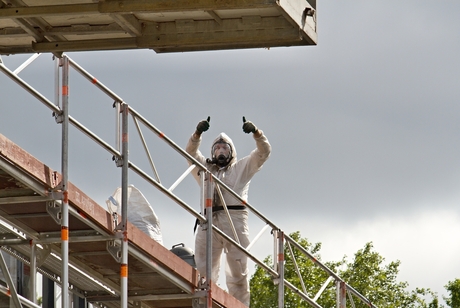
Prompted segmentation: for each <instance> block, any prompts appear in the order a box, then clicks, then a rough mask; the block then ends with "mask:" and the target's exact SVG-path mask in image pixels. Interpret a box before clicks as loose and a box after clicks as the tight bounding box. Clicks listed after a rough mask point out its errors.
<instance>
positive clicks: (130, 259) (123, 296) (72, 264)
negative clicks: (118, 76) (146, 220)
mask: <svg viewBox="0 0 460 308" xmlns="http://www.w3.org/2000/svg"><path fill="white" fill-rule="evenodd" d="M34 59H35V57H34ZM55 61H57V63H58V65H57V66H58V67H59V68H60V70H61V71H62V74H60V75H61V76H62V80H61V82H60V85H59V86H58V87H59V89H61V99H60V101H59V102H57V103H56V104H55V103H52V102H51V101H49V100H48V99H46V98H45V97H44V96H43V95H42V94H40V93H39V92H38V91H36V90H35V89H34V88H32V87H31V86H30V85H28V84H27V83H26V82H25V81H24V80H22V79H21V78H20V77H19V76H18V75H17V74H16V73H14V72H13V71H11V70H9V69H8V68H7V67H6V66H5V65H4V64H3V63H1V64H0V69H1V70H2V72H3V73H4V74H6V75H7V76H8V77H10V78H11V79H12V80H13V81H15V82H16V83H18V84H19V85H20V86H21V87H22V88H24V89H25V90H26V91H28V92H29V93H30V94H32V95H33V96H34V97H35V98H37V99H38V100H39V101H41V102H42V103H43V104H44V105H45V106H46V107H48V108H49V109H51V110H52V112H53V114H54V115H55V118H56V121H57V123H59V124H60V125H62V158H61V165H62V170H61V173H60V174H58V173H56V172H51V171H50V170H47V168H46V167H44V166H41V165H40V167H38V168H36V169H35V170H32V171H35V172H39V173H40V172H42V171H43V170H47V174H45V176H44V175H43V174H35V175H34V174H33V175H30V174H28V172H31V170H29V168H30V167H28V166H30V162H25V161H22V162H21V161H19V162H18V161H16V160H17V157H16V156H17V155H14V154H13V152H14V151H12V152H11V153H10V152H9V151H8V149H9V148H11V147H13V146H12V145H9V144H10V142H9V141H7V139H6V138H3V143H1V145H2V148H0V152H1V155H2V157H1V158H2V159H1V165H0V167H1V170H2V172H3V173H5V176H6V175H8V176H10V177H13V178H14V179H16V180H17V181H19V182H21V183H22V184H21V185H20V187H24V186H25V187H27V192H26V193H25V192H21V195H20V196H2V198H0V204H1V207H0V208H1V211H2V213H1V214H2V215H1V216H2V217H1V221H2V222H3V226H4V227H3V233H4V234H8V237H9V238H8V239H3V240H2V248H3V249H4V251H6V252H8V253H10V254H11V255H13V256H15V257H18V258H21V259H22V260H23V261H24V262H26V263H27V264H29V265H30V266H31V273H32V275H31V277H32V276H34V275H33V273H36V272H41V273H43V274H44V275H47V276H48V277H52V279H53V280H54V281H55V282H56V283H58V284H59V285H61V286H66V285H67V286H69V288H68V291H69V292H70V294H72V295H77V296H79V297H81V298H84V299H85V300H86V301H87V302H91V303H95V304H100V305H103V306H105V307H162V306H161V305H159V304H158V303H159V302H165V301H179V302H181V304H180V305H183V306H184V307H193V308H195V307H219V306H220V307H238V305H242V304H241V303H239V302H238V301H237V300H235V299H233V302H232V303H231V304H229V301H231V300H229V299H228V298H227V297H230V296H228V295H227V296H224V294H225V292H219V291H216V290H221V289H220V288H219V287H218V286H217V285H215V284H214V283H207V282H206V281H205V282H204V283H203V282H202V281H201V280H200V279H199V278H198V277H199V276H198V275H199V273H197V272H196V270H195V269H193V268H191V266H190V265H188V264H187V265H184V264H181V263H180V262H181V261H182V260H175V261H174V262H176V263H179V264H181V265H180V266H178V265H175V264H165V262H166V261H165V260H164V258H165V256H164V255H163V256H162V254H167V259H174V257H173V256H171V255H169V254H168V252H167V251H164V250H165V248H164V247H162V246H161V245H155V243H150V242H154V241H153V240H150V241H149V240H147V239H145V238H142V235H141V234H140V232H139V230H136V228H135V227H133V226H131V225H130V224H129V222H127V221H126V220H125V219H123V220H122V221H121V222H117V221H116V220H114V219H113V218H107V216H110V215H109V213H107V212H106V211H105V210H104V209H102V208H98V207H99V206H98V205H97V204H94V203H95V202H94V201H92V200H91V199H89V197H86V196H85V195H84V193H83V192H81V191H79V190H78V188H76V187H74V186H73V185H72V184H71V183H70V182H68V179H67V170H68V160H67V155H68V143H69V139H68V125H73V126H75V127H76V128H77V129H78V130H79V131H81V132H82V133H83V134H84V135H86V136H88V137H89V138H90V139H92V140H93V141H94V142H96V143H97V144H98V145H99V146H101V147H102V148H103V149H105V150H106V151H107V152H108V153H109V154H110V155H112V156H113V157H114V161H115V164H116V166H117V167H120V168H121V183H122V185H121V186H122V217H123V218H125V217H127V215H126V211H127V210H129V209H128V208H127V206H126V205H127V193H126V189H127V185H128V172H129V170H131V171H132V172H134V173H136V174H137V175H139V176H140V177H141V178H142V179H143V180H145V181H147V182H148V183H149V184H150V185H152V186H154V187H155V188H156V189H158V190H159V191H161V192H162V193H163V194H165V195H167V196H168V197H169V198H170V199H171V200H173V201H174V202H175V203H176V204H177V205H179V206H180V207H182V208H183V209H184V210H185V211H187V212H188V213H189V214H191V215H192V216H193V217H194V218H196V219H198V220H200V221H201V222H202V223H203V224H208V225H209V226H211V225H212V215H210V214H209V213H210V212H211V211H207V215H206V216H203V215H201V214H200V213H199V212H198V211H197V210H195V209H194V208H193V207H192V206H190V205H189V204H187V203H186V202H184V201H183V200H182V199H181V198H180V197H179V196H177V195H176V194H175V193H174V189H175V188H176V187H177V186H178V185H180V183H181V182H182V181H183V180H184V179H185V178H186V177H187V176H188V175H190V173H191V172H192V170H194V169H199V170H201V171H202V172H201V174H202V176H203V177H206V179H207V180H210V179H211V178H212V181H213V182H214V183H215V185H216V187H217V189H218V190H224V191H226V192H228V193H230V194H231V195H233V196H234V197H235V198H237V199H238V200H240V202H241V203H242V204H244V205H246V207H247V208H248V209H249V210H250V212H251V213H253V214H254V215H255V216H256V217H258V218H259V219H260V220H262V221H263V223H264V224H265V225H266V226H265V227H264V228H263V229H262V230H261V233H263V232H270V233H272V234H273V241H274V247H273V251H274V255H273V260H274V264H273V265H272V266H268V265H267V264H265V263H264V262H263V261H261V260H260V259H259V258H257V257H256V256H255V255H253V254H252V253H251V252H250V251H249V248H250V247H248V248H244V247H242V246H241V245H240V244H239V243H238V242H237V241H235V240H234V239H233V238H232V237H230V236H228V235H227V234H225V233H224V232H222V231H221V230H219V229H218V228H217V227H215V226H214V225H212V228H208V230H209V232H208V236H210V235H211V232H216V233H218V234H219V235H220V236H222V237H223V238H224V239H225V240H227V241H228V242H230V243H231V244H232V245H234V246H235V247H237V248H238V249H239V250H240V251H242V252H244V253H245V254H246V255H247V256H248V258H249V259H251V260H252V261H254V262H255V263H256V264H257V265H258V266H259V267H261V268H263V269H264V270H265V271H266V272H267V273H268V274H269V275H271V276H272V277H273V279H274V280H275V281H276V283H277V284H278V299H279V303H278V306H279V307H284V294H285V289H286V288H287V289H290V290H291V291H292V292H294V293H295V294H297V295H298V296H300V297H301V298H302V300H304V301H305V302H306V303H308V304H309V305H310V306H312V307H318V308H320V307H321V306H320V305H319V304H318V302H317V301H318V299H319V298H320V296H321V294H322V292H324V290H325V289H326V288H327V287H328V286H329V284H330V283H331V282H332V281H335V287H336V293H337V307H338V308H343V307H345V306H346V302H347V300H346V297H347V295H348V297H349V299H350V300H349V302H350V303H352V306H354V304H353V298H355V299H358V300H359V301H362V302H364V303H366V304H367V305H368V306H369V307H375V306H374V305H373V304H372V303H371V302H370V301H369V300H368V299H366V298H365V297H364V296H363V295H361V294H360V293H359V292H358V291H357V290H355V289H354V288H353V287H352V286H350V285H348V284H346V283H345V282H344V281H343V279H341V278H340V277H339V276H338V275H336V274H335V273H334V272H333V271H332V270H330V269H329V268H328V267H327V266H326V265H324V264H322V263H321V262H319V261H318V260H317V259H316V257H315V256H314V255H312V254H311V253H309V252H308V251H307V250H306V249H305V248H304V247H302V246H301V245H300V244H299V243H297V242H296V241H295V240H294V239H292V238H291V237H290V236H289V235H287V234H285V233H284V232H283V229H282V228H280V227H279V226H277V225H276V224H275V223H274V222H272V221H270V220H269V219H268V218H266V217H265V216H264V215H263V214H262V213H261V212H259V211H258V210H257V209H256V208H255V207H254V206H252V205H251V204H249V203H247V202H246V201H244V200H243V199H242V198H241V197H240V196H239V195H237V194H236V193H235V192H233V191H232V190H231V188H230V187H227V186H226V185H225V184H224V183H223V182H221V181H220V180H219V179H218V178H216V177H214V176H213V175H212V174H211V173H210V172H209V171H208V170H207V169H206V167H205V166H203V165H201V164H200V163H199V162H198V161H196V160H195V159H194V158H193V157H191V156H190V155H189V154H188V153H186V152H185V151H184V150H183V149H182V148H181V147H179V146H178V145H177V144H176V143H174V142H173V141H172V140H171V139H170V138H169V137H167V136H166V135H165V134H164V133H163V132H162V131H161V130H159V129H158V128H157V127H155V126H154V125H153V124H151V123H150V122H149V121H148V120H147V119H145V118H144V117H142V115H140V114H139V113H138V112H137V111H136V110H134V109H133V108H132V107H131V106H129V105H128V104H127V103H126V102H124V101H123V99H121V98H120V97H119V96H118V95H116V94H115V93H114V92H112V91H111V90H110V89H108V88H107V87H106V86H104V85H103V84H102V83H101V82H100V81H98V80H97V79H96V78H95V77H94V76H92V75H91V74H90V73H89V72H87V71H86V70H84V69H83V68H82V67H81V66H79V65H78V64H77V63H76V62H74V61H73V60H72V59H70V58H69V57H68V56H67V55H65V54H64V55H63V56H62V58H59V59H58V58H56V59H55ZM26 62H29V63H30V61H26ZM25 66H27V65H25ZM70 68H73V69H74V70H75V71H76V72H78V73H79V74H81V75H82V76H84V77H85V78H86V79H87V80H88V81H89V82H90V83H91V84H93V85H95V86H96V87H97V88H98V89H100V90H101V91H102V92H103V93H105V94H106V95H108V96H109V97H110V98H111V99H112V100H113V101H114V102H115V103H114V106H113V107H115V109H116V117H115V126H116V129H115V132H119V133H117V137H116V138H117V140H118V141H117V142H116V144H117V145H116V146H115V147H112V146H111V145H110V144H109V143H108V142H106V141H104V140H102V139H101V138H100V137H98V136H97V135H96V134H94V133H93V132H91V131H90V130H89V129H88V128H86V127H85V126H83V125H82V124H81V123H80V122H78V121H77V120H76V119H74V118H73V117H72V116H70V115H69V114H68V111H67V110H68V109H67V106H66V105H68V87H69V81H68V76H69V69H70ZM57 74H58V75H59V70H57ZM129 116H131V117H132V121H133V122H134V123H135V126H136V128H137V133H138V136H139V138H140V139H141V140H142V144H143V145H144V147H145V153H146V154H147V157H148V160H149V161H150V163H151V167H152V174H153V175H154V176H151V175H149V174H148V172H146V171H144V170H142V169H141V168H139V167H138V166H136V165H135V164H134V163H133V162H132V161H130V160H129V157H128V148H129V142H128V140H130V138H132V135H131V137H128V135H130V132H129V131H128V122H129V121H128V118H129ZM141 125H142V127H143V128H144V129H145V128H146V129H148V131H149V132H150V133H153V134H155V135H156V136H157V137H159V138H160V139H161V140H162V141H164V142H165V143H166V144H167V145H168V146H169V147H171V148H172V149H173V150H174V151H175V152H176V153H177V154H179V155H181V156H183V157H184V158H185V159H186V160H188V161H190V162H191V164H192V165H191V167H189V168H187V169H186V170H185V171H184V173H183V174H182V175H181V176H180V177H179V178H178V179H177V181H176V182H175V183H174V184H173V185H172V186H171V187H169V188H167V187H165V186H164V185H163V184H162V183H161V182H160V181H159V176H158V171H157V170H156V168H155V164H154V163H153V159H152V157H151V156H150V150H149V149H148V147H147V143H146V142H145V138H144V134H143V132H142V128H141ZM8 145H9V146H8ZM120 146H121V148H120ZM24 155H26V154H25V153H23V154H21V155H19V156H20V157H22V159H23V160H24V159H26V160H27V159H28V160H33V158H32V157H30V155H29V156H27V158H24V157H23V156H24ZM36 164H39V163H38V162H37V163H36ZM18 167H19V168H18ZM37 170H40V171H37ZM35 177H38V179H39V180H38V183H37V179H35ZM40 177H41V178H43V177H45V178H43V179H41V180H40ZM205 182H206V181H205V179H203V183H205ZM43 185H45V187H46V190H45V189H44V188H43ZM201 187H202V193H201V196H202V198H201V199H202V201H201V203H202V207H205V206H206V204H207V203H208V202H206V200H207V199H208V198H209V196H211V194H212V193H211V191H210V186H209V185H201ZM82 196H84V197H82ZM15 204H21V211H22V212H21V213H16V212H15V210H14V209H15V208H17V207H14V205H15ZM88 204H89V205H88ZM224 206H226V205H225V203H224ZM26 209H27V210H26ZM38 209H40V210H42V211H44V212H40V211H39V210H38ZM24 211H26V212H24ZM37 211H38V212H37ZM36 217H46V218H47V219H48V220H49V219H52V220H54V223H55V224H59V225H60V231H59V232H56V231H53V232H51V231H45V230H41V229H40V226H38V225H37V226H35V225H34V223H32V222H31V219H33V218H36ZM98 218H101V219H100V220H98ZM42 219H43V218H42ZM69 219H70V220H72V223H71V225H72V226H73V228H72V229H69ZM104 220H105V221H106V222H107V221H109V222H110V223H109V224H107V223H105V225H104V226H101V223H102V222H101V221H104ZM35 222H37V220H35ZM43 223H44V220H42V222H41V224H43ZM37 224H38V222H37ZM45 225H47V226H48V227H49V225H50V223H49V222H46V223H45ZM38 230H40V231H38ZM259 236H260V233H259V234H258V235H257V236H256V238H255V239H254V240H257V238H258V237H259ZM139 238H142V241H139ZM146 242H148V243H149V244H148V245H147V246H149V245H150V246H151V245H153V248H152V247H149V248H145V247H143V244H142V243H146ZM69 243H70V244H71V245H72V254H69ZM208 243H209V241H208ZM79 245H80V246H82V247H86V250H84V251H79V248H78V246H79ZM91 245H95V246H97V247H92V249H91V250H92V251H97V252H98V254H100V255H99V256H97V257H95V256H92V255H91V253H89V251H88V250H87V249H88V247H90V246H91ZM101 245H102V246H101ZM144 245H145V244H144ZM251 245H252V243H251ZM139 246H140V247H139ZM58 247H59V248H60V249H58ZM80 249H81V247H80ZM293 250H297V251H298V252H300V253H301V254H303V256H305V257H307V258H309V259H310V260H312V261H314V264H315V265H316V266H319V267H320V268H321V269H322V270H323V271H324V272H325V273H326V274H327V276H328V279H327V280H326V281H325V282H324V284H323V286H322V287H321V288H320V289H319V291H318V293H317V294H314V295H312V294H307V293H308V292H307V291H306V289H305V286H304V283H303V278H302V277H301V275H300V272H299V271H298V274H299V277H298V278H299V280H300V281H302V283H301V286H299V287H298V286H296V284H295V283H293V282H291V281H288V280H287V279H285V277H284V260H285V257H284V254H285V252H286V253H289V254H290V256H291V258H292V259H294V260H295V255H294V253H293ZM103 254H105V255H106V257H105V258H101V255H103ZM109 255H110V258H112V259H113V260H114V261H111V262H109V261H108V259H107V257H108V256H109ZM69 256H70V257H69ZM209 257H210V256H209V255H208V258H209ZM38 259H39V260H40V261H38ZM96 259H99V260H101V259H103V260H104V264H105V265H107V266H108V264H111V265H110V266H108V267H112V268H111V275H104V274H103V272H104V270H107V269H103V266H102V265H101V264H98V266H100V267H101V268H98V269H97V270H96V269H95V268H96V265H95V264H94V262H96V263H97V261H95V260H96ZM152 260H155V261H152ZM114 262H116V263H117V264H119V268H118V269H117V270H115V269H114V268H113V264H114ZM182 262H183V261H182ZM166 263H167V262H166ZM209 263H210V262H208V264H209ZM160 264H161V265H160ZM0 265H2V263H0ZM179 268H181V269H183V270H182V271H181V270H179ZM128 269H129V270H128ZM139 269H141V272H144V273H153V272H154V273H155V275H156V276H159V277H161V279H159V280H157V281H154V283H152V284H151V285H149V286H148V287H147V286H139V283H134V282H133V279H131V280H130V275H133V277H136V275H140V272H139ZM209 271H210V269H209ZM114 272H118V274H119V277H115V276H114ZM133 272H134V273H133ZM128 273H129V274H128ZM207 275H209V273H207ZM6 276H8V275H6ZM107 277H110V278H107ZM145 280H147V279H145ZM153 280H155V279H153ZM128 281H129V282H128ZM155 282H156V283H157V285H156V284H155ZM11 283H12V282H11V281H9V280H7V284H8V287H9V293H10V294H11V298H12V299H14V302H15V306H16V307H22V306H21V301H22V305H23V306H24V305H25V306H28V307H36V304H34V303H35V302H36V299H35V298H34V296H33V297H31V298H29V299H24V298H21V297H20V296H18V295H17V292H15V289H14V284H11ZM168 283H169V284H170V286H169V287H168V288H166V289H168V291H166V294H165V293H161V292H165V290H163V288H160V289H161V290H158V287H159V286H161V285H163V286H164V285H166V284H168ZM32 284H34V282H32ZM133 285H136V287H137V288H138V289H137V290H133V288H132V287H133ZM32 287H34V286H32ZM160 293H161V294H160ZM219 294H220V296H221V297H222V298H219ZM70 298H72V297H71V296H66V294H63V296H62V307H70V306H69V300H70ZM26 301H27V302H26ZM183 302H188V304H184V303H183ZM24 303H26V304H24ZM101 303H102V304H101ZM152 303H154V304H153V305H154V306H151V305H152ZM237 303H239V304H237ZM136 305H137V306H136ZM183 306H177V307H183ZM174 307H176V306H174Z"/></svg>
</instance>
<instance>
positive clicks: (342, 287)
mask: <svg viewBox="0 0 460 308" xmlns="http://www.w3.org/2000/svg"><path fill="white" fill-rule="evenodd" d="M336 286H337V308H346V307H347V286H346V284H345V282H344V281H341V280H337V282H336Z"/></svg>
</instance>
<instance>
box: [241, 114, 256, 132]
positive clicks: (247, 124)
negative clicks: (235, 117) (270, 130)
mask: <svg viewBox="0 0 460 308" xmlns="http://www.w3.org/2000/svg"><path fill="white" fill-rule="evenodd" d="M243 131H244V132H245V133H246V134H249V133H253V134H254V133H256V132H257V131H258V129H257V126H255V125H254V123H252V122H251V121H246V117H243Z"/></svg>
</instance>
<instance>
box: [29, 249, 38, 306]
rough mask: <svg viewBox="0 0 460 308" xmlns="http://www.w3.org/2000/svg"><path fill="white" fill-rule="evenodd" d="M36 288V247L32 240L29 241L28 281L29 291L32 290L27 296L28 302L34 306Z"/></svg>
mask: <svg viewBox="0 0 460 308" xmlns="http://www.w3.org/2000/svg"><path fill="white" fill-rule="evenodd" d="M36 286H37V245H36V244H35V241H34V240H31V241H30V281H29V290H32V292H30V295H29V300H30V301H31V302H32V303H34V304H36V303H37V294H36V293H35V288H36Z"/></svg>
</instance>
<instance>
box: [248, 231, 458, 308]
mask: <svg viewBox="0 0 460 308" xmlns="http://www.w3.org/2000/svg"><path fill="white" fill-rule="evenodd" d="M290 237H291V238H293V239H294V240H295V241H296V242H297V243H299V244H300V245H301V246H302V247H303V248H305V249H306V250H307V251H308V252H310V253H311V254H312V255H314V256H315V258H316V259H317V260H319V261H321V256H320V254H319V251H320V249H321V243H316V244H312V243H310V242H308V240H307V239H305V238H301V237H300V233H299V232H295V233H292V234H290ZM284 253H285V279H286V280H287V281H289V282H290V283H291V284H293V285H294V286H295V287H296V288H298V290H300V291H302V290H303V287H302V284H301V280H300V278H299V277H298V275H297V272H296V269H295V266H294V264H295V263H294V260H293V258H292V257H291V254H290V250H289V249H285V252H284ZM293 254H294V259H295V260H296V262H297V266H298V268H299V271H300V273H301V276H302V280H303V282H304V285H305V290H306V294H307V295H308V297H309V298H314V296H315V295H316V294H317V293H318V291H319V289H320V288H321V286H322V285H323V284H324V283H325V281H326V280H327V278H328V277H329V275H328V274H327V273H326V272H325V271H324V270H323V269H322V268H320V267H319V266H317V265H315V264H314V262H313V261H312V260H310V259H309V258H308V257H307V256H305V255H304V254H303V253H301V252H300V251H299V250H297V249H293ZM264 262H265V264H267V265H271V263H272V259H271V258H270V257H267V258H266V259H265V260H264ZM321 263H323V264H325V265H326V266H327V267H328V268H329V269H330V270H331V271H333V272H334V273H337V274H338V276H339V277H340V278H342V279H343V280H344V281H345V282H346V283H347V284H348V285H350V286H352V287H353V288H354V289H355V290H356V291H358V292H359V293H361V294H362V295H364V296H365V297H366V298H368V299H369V300H370V301H371V302H372V303H373V304H374V305H375V306H377V307H385V308H400V307H408V308H440V307H441V306H439V304H438V299H437V296H436V294H435V293H433V292H432V291H431V290H430V289H420V288H416V289H415V290H412V291H409V290H407V288H408V283H407V282H399V281H398V279H397V276H398V273H399V266H400V261H393V262H389V263H386V262H385V259H384V258H383V257H382V256H380V254H379V253H377V252H376V251H374V247H373V245H372V242H370V243H367V244H366V245H365V246H364V248H363V249H360V250H359V251H358V252H356V254H355V255H354V258H353V259H352V260H351V261H347V258H346V257H344V258H343V259H342V260H340V261H337V262H322V261H321ZM250 286H251V308H277V307H278V291H277V288H278V286H277V285H275V284H274V283H273V280H272V277H271V276H270V275H268V274H267V273H266V272H265V271H264V270H263V269H261V268H259V267H257V268H256V271H255V273H254V275H253V276H252V278H251V281H250ZM459 287H460V283H459ZM454 289H455V286H454ZM456 290H457V289H456ZM458 290H460V289H458ZM351 298H352V300H353V302H354V305H355V307H356V308H365V307H369V306H368V305H367V304H365V303H362V302H361V301H360V300H359V299H358V298H356V297H355V296H351ZM426 298H430V302H429V303H427V302H426ZM317 303H318V304H319V305H321V307H325V308H326V307H328V308H334V307H336V305H337V300H336V285H335V283H334V281H332V282H330V283H329V284H328V286H327V287H326V289H325V290H324V292H323V293H322V295H321V296H320V297H319V299H318V301H317ZM284 304H285V307H286V308H291V307H292V308H294V307H295V308H302V307H310V305H309V304H308V303H307V302H306V301H304V300H302V299H301V297H300V296H298V295H297V294H295V293H294V292H292V291H291V290H290V289H288V288H285V297H284ZM347 307H353V306H352V305H351V303H350V296H347ZM451 307H458V308H460V306H451Z"/></svg>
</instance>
